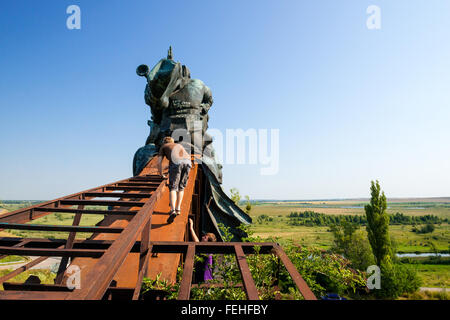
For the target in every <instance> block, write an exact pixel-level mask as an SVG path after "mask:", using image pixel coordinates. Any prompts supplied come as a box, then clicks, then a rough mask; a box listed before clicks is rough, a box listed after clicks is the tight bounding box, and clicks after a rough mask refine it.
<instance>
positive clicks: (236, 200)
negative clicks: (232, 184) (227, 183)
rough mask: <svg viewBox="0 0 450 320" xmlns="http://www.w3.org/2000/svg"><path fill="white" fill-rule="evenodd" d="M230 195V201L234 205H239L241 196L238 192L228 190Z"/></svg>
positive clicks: (236, 190)
mask: <svg viewBox="0 0 450 320" xmlns="http://www.w3.org/2000/svg"><path fill="white" fill-rule="evenodd" d="M230 193H231V200H232V201H233V202H234V203H235V204H236V205H239V202H241V195H240V193H239V190H238V189H236V188H231V189H230Z"/></svg>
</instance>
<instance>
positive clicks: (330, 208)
mask: <svg viewBox="0 0 450 320" xmlns="http://www.w3.org/2000/svg"><path fill="white" fill-rule="evenodd" d="M368 201H369V199H346V200H319V201H255V202H254V203H252V208H251V211H250V216H251V217H252V219H253V224H252V226H251V228H250V230H251V231H252V232H253V236H254V237H260V238H261V240H262V241H264V240H269V241H276V242H279V243H280V244H283V243H286V242H294V243H296V244H299V245H302V246H308V247H309V246H316V247H320V248H322V249H330V248H331V247H332V245H333V239H334V238H333V234H332V233H331V231H330V227H329V226H318V225H313V226H305V225H293V224H292V221H293V220H292V218H291V217H290V216H291V214H292V213H295V212H297V213H300V212H305V211H312V212H315V213H321V214H324V215H327V216H365V211H364V205H365V204H367V203H368ZM242 208H243V209H244V206H243V207H242ZM387 213H388V214H391V215H395V214H397V213H401V214H403V215H405V216H411V217H423V216H427V215H432V216H436V217H438V218H440V219H443V220H445V219H447V222H441V223H438V224H435V225H434V230H433V231H432V232H429V233H420V232H414V231H413V230H414V228H420V227H421V225H420V224H415V225H413V224H398V225H395V224H391V225H390V226H389V233H390V236H391V239H392V240H393V243H394V246H395V248H396V250H397V252H398V253H436V252H440V253H450V226H449V223H448V220H450V198H408V199H388V208H387ZM359 229H360V230H361V231H363V232H364V233H366V230H365V226H364V225H360V227H359ZM417 260H418V259H417ZM422 260H423V259H422ZM449 260H450V259H449V258H444V257H442V258H439V261H438V262H436V261H435V260H433V261H432V262H430V261H416V260H415V259H412V260H411V261H410V262H411V264H412V265H413V266H414V267H415V268H416V269H417V271H418V272H419V274H420V276H421V277H422V280H423V286H425V287H437V288H449V287H450V265H449V262H450V261H449ZM416 262H421V263H416Z"/></svg>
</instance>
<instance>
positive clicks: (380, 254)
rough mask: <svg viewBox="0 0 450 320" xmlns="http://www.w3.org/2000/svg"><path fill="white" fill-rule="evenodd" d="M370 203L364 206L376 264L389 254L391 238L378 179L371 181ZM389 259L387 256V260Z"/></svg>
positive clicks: (384, 200) (387, 216) (385, 203)
mask: <svg viewBox="0 0 450 320" xmlns="http://www.w3.org/2000/svg"><path fill="white" fill-rule="evenodd" d="M371 184H372V185H371V187H370V193H371V199H370V204H367V205H366V206H365V207H364V210H365V211H366V217H367V227H366V229H367V233H368V237H369V242H370V246H371V247H372V252H373V255H374V256H375V261H376V263H377V265H378V266H381V263H382V262H383V261H384V260H385V259H386V258H388V256H390V255H391V240H390V238H389V215H388V214H387V213H386V208H387V202H386V196H385V195H384V191H383V192H381V188H380V184H379V183H378V180H377V181H376V183H374V182H373V181H371ZM389 260H390V259H389V258H388V261H389Z"/></svg>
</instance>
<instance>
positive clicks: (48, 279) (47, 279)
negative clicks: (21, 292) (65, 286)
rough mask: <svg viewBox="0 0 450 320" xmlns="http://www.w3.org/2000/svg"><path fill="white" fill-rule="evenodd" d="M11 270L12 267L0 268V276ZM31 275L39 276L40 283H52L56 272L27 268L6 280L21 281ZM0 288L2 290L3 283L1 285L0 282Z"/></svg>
mask: <svg viewBox="0 0 450 320" xmlns="http://www.w3.org/2000/svg"><path fill="white" fill-rule="evenodd" d="M11 271H13V270H12V269H4V270H0V277H2V276H4V275H6V274H8V273H10V272H11ZM31 275H34V276H37V277H39V279H40V280H41V283H42V284H53V283H54V279H55V277H56V274H55V273H53V272H51V271H50V270H46V269H33V270H27V271H25V272H22V273H21V274H18V275H17V276H15V277H14V278H11V279H9V280H8V281H7V282H17V283H23V282H25V281H26V280H27V279H28V277H29V276H31ZM0 289H1V290H3V285H1V284H0Z"/></svg>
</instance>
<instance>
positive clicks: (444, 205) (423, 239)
mask: <svg viewBox="0 0 450 320" xmlns="http://www.w3.org/2000/svg"><path fill="white" fill-rule="evenodd" d="M438 200H440V201H438ZM366 203H367V202H364V201H363V200H353V201H352V200H339V201H336V200H334V201H331V200H328V201H296V202H280V201H272V202H259V203H253V204H252V209H251V212H250V216H251V217H252V219H253V224H252V226H251V227H250V230H251V231H252V232H253V233H254V234H253V236H256V237H260V238H261V240H268V239H269V240H270V241H273V240H275V241H277V242H279V243H280V244H283V243H287V242H291V241H293V242H295V243H297V244H300V245H303V246H316V247H320V248H323V249H330V248H331V246H332V244H333V235H332V233H331V232H330V230H329V229H330V228H329V227H328V226H292V225H289V224H288V222H289V218H288V216H289V214H290V213H291V212H302V211H307V210H310V211H314V212H318V213H323V214H327V215H364V214H365V212H364V205H365V204H366ZM31 204H35V203H31ZM28 205H30V202H23V203H2V204H1V206H0V209H6V210H8V211H13V210H17V209H19V208H22V207H26V206H28ZM100 208H102V207H90V208H89V209H100ZM387 212H388V213H389V214H395V213H397V212H400V213H403V214H404V215H408V216H425V215H435V216H438V217H440V218H447V219H448V218H450V198H446V199H422V201H421V200H420V199H408V201H406V200H403V201H402V200H400V199H396V200H393V201H392V202H389V201H388V210H387ZM261 216H266V218H265V219H258V218H260V217H261ZM73 217H74V215H73V214H49V215H47V216H45V217H42V218H39V219H36V220H33V221H32V222H31V223H33V224H52V225H71V224H72V220H73ZM102 219H103V215H84V216H83V218H82V221H81V224H80V225H83V226H88V225H95V224H96V223H98V222H99V221H101V220H102ZM360 229H361V230H362V231H363V232H365V227H364V226H362V227H361V228H360ZM389 232H390V235H391V238H392V239H393V240H394V243H395V246H396V249H397V252H404V253H418V252H420V253H425V252H433V251H440V252H449V250H450V225H449V224H448V223H442V224H440V225H435V230H434V231H433V232H431V233H425V234H421V233H416V232H413V231H412V225H391V226H390V227H389ZM67 235H68V233H67V232H43V231H24V230H5V231H0V236H17V237H33V238H67ZM88 236H90V234H87V233H78V234H77V238H86V237H88ZM414 267H415V268H417V270H418V272H419V274H420V276H421V277H422V279H423V286H424V287H441V288H445V287H447V288H448V287H450V282H449V279H450V265H449V264H414ZM46 276H47V275H45V276H44V278H46Z"/></svg>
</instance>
